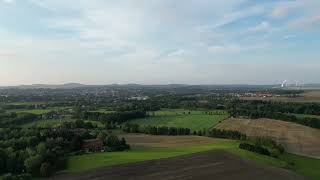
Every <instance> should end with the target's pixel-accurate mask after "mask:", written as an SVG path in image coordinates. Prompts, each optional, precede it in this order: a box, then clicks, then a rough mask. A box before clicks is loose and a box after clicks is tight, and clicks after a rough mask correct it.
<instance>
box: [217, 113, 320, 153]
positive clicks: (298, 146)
mask: <svg viewBox="0 0 320 180" xmlns="http://www.w3.org/2000/svg"><path fill="white" fill-rule="evenodd" d="M216 128H219V129H227V130H237V131H240V132H242V133H245V134H247V135H248V136H250V137H271V138H273V139H275V140H277V141H278V142H279V143H281V144H282V145H284V147H285V148H286V150H287V151H288V152H291V153H295V154H301V155H308V156H312V157H320V141H319V139H320V130H319V129H314V128H310V127H307V126H303V125H299V124H295V123H291V122H285V121H280V120H272V119H254V120H252V119H234V118H230V119H227V120H225V121H223V122H222V123H220V124H218V125H217V126H216Z"/></svg>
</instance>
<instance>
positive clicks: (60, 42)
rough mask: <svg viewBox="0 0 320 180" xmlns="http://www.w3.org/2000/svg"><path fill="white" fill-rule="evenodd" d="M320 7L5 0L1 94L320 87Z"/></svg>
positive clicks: (256, 0)
mask: <svg viewBox="0 0 320 180" xmlns="http://www.w3.org/2000/svg"><path fill="white" fill-rule="evenodd" d="M319 50H320V0H227V1H221V0H152V1H151V0H117V1H114V0H112V1H111V0H0V86H5V85H20V84H40V83H42V84H61V83H70V82H75V83H84V84H113V83H119V84H127V83H139V84H178V83H179V84H180V83H181V84H182V83H183V84H275V83H280V82H282V81H283V80H288V81H289V82H290V81H291V82H295V81H299V82H300V83H319V82H320V79H319V77H320V53H319Z"/></svg>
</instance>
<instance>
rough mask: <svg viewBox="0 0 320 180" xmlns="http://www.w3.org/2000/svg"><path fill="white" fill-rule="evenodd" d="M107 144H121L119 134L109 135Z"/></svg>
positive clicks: (114, 145)
mask: <svg viewBox="0 0 320 180" xmlns="http://www.w3.org/2000/svg"><path fill="white" fill-rule="evenodd" d="M106 144H107V146H109V147H116V146H119V145H120V141H119V139H118V137H117V136H114V135H111V136H108V138H107V143H106Z"/></svg>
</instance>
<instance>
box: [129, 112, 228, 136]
mask: <svg viewBox="0 0 320 180" xmlns="http://www.w3.org/2000/svg"><path fill="white" fill-rule="evenodd" d="M150 115H151V116H149V117H146V118H141V119H135V120H132V121H130V122H131V123H136V124H139V125H142V126H148V125H151V126H168V127H183V128H190V129H191V130H194V131H195V130H203V129H208V128H211V127H213V126H215V125H216V124H218V123H219V122H221V121H223V120H224V119H226V118H228V117H229V115H228V114H227V113H226V112H225V111H211V112H209V111H208V112H205V111H188V110H161V111H157V112H155V113H154V114H150Z"/></svg>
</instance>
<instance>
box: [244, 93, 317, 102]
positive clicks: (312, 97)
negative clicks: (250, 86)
mask: <svg viewBox="0 0 320 180" xmlns="http://www.w3.org/2000/svg"><path fill="white" fill-rule="evenodd" d="M241 99H243V100H261V101H281V102H300V103H311V102H317V103H318V102H320V90H306V91H305V92H304V93H302V94H301V96H299V97H277V96H274V97H242V98H241Z"/></svg>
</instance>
